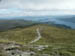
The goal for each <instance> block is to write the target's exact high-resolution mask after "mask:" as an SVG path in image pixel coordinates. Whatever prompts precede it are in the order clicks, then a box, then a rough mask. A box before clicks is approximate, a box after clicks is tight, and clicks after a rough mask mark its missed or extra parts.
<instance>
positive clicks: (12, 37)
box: [0, 24, 75, 56]
mask: <svg viewBox="0 0 75 56" xmlns="http://www.w3.org/2000/svg"><path fill="white" fill-rule="evenodd" d="M37 28H39V29H40V34H41V39H40V40H38V41H37V42H35V43H32V44H31V45H35V46H36V45H48V48H46V49H44V50H42V51H38V50H36V49H35V48H31V50H32V51H34V52H36V53H37V54H49V55H54V56H56V55H60V56H75V30H73V29H64V28H58V27H54V26H50V25H45V24H40V25H34V26H30V27H25V28H15V29H12V30H8V31H4V32H0V42H5V43H6V42H16V43H19V44H23V45H27V44H29V43H30V42H31V41H32V40H34V39H35V38H36V36H37V32H36V29H37ZM22 49H24V48H22Z"/></svg>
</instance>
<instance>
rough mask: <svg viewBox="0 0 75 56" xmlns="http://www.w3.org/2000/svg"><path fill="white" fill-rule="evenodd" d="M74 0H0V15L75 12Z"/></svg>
mask: <svg viewBox="0 0 75 56" xmlns="http://www.w3.org/2000/svg"><path fill="white" fill-rule="evenodd" d="M74 10H75V0H0V16H27V15H51V14H57V12H58V14H60V13H61V14H75V12H74Z"/></svg>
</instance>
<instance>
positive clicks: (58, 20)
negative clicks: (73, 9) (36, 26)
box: [3, 15, 75, 29]
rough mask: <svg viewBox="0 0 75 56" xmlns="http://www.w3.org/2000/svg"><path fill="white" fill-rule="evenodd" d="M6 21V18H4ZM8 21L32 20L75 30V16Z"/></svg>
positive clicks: (23, 17)
mask: <svg viewBox="0 0 75 56" xmlns="http://www.w3.org/2000/svg"><path fill="white" fill-rule="evenodd" d="M3 19H4V18H3ZM7 19H24V20H32V21H37V22H48V23H49V22H54V23H55V24H60V25H61V24H62V25H66V26H69V27H71V28H73V29H75V15H67V16H22V17H11V18H7Z"/></svg>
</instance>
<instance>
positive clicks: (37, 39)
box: [30, 28, 42, 43]
mask: <svg viewBox="0 0 75 56" xmlns="http://www.w3.org/2000/svg"><path fill="white" fill-rule="evenodd" d="M36 32H37V38H36V39H34V40H32V41H31V42H30V43H35V42H37V41H39V40H40V39H41V38H42V36H41V33H40V29H39V28H37V29H36Z"/></svg>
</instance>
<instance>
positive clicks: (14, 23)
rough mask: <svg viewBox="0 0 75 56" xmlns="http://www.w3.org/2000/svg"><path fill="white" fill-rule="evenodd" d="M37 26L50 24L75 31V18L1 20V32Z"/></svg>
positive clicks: (53, 17)
mask: <svg viewBox="0 0 75 56" xmlns="http://www.w3.org/2000/svg"><path fill="white" fill-rule="evenodd" d="M36 24H48V25H52V26H57V27H64V28H72V29H75V16H74V15H70V16H69V15H68V16H38V17H36V16H33V17H32V16H26V17H16V18H15V17H13V18H1V19H0V31H3V30H7V29H12V28H16V27H27V26H32V25H36Z"/></svg>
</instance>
